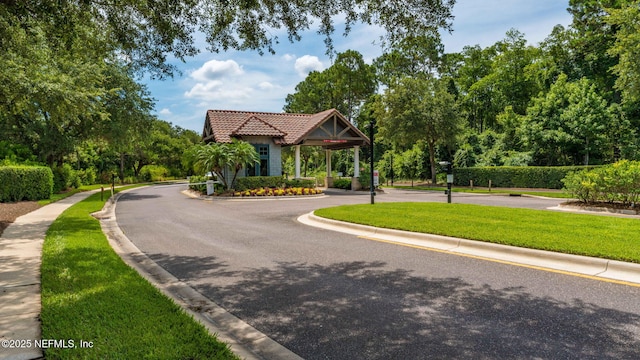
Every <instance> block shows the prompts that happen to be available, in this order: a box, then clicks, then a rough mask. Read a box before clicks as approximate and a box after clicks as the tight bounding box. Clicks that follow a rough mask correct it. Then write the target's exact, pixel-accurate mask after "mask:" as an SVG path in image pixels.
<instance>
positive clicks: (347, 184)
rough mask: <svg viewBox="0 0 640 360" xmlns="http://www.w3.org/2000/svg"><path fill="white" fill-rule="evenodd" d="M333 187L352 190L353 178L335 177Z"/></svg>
mask: <svg viewBox="0 0 640 360" xmlns="http://www.w3.org/2000/svg"><path fill="white" fill-rule="evenodd" d="M333 187H334V188H336V189H344V190H351V179H335V180H333Z"/></svg>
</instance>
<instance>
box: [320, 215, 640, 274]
mask: <svg viewBox="0 0 640 360" xmlns="http://www.w3.org/2000/svg"><path fill="white" fill-rule="evenodd" d="M315 214H316V215H318V216H322V217H326V218H330V219H335V220H342V221H348V222H353V223H358V224H364V225H371V226H376V227H382V228H390V229H399V230H407V231H414V232H421V233H429V234H437V235H445V236H453V237H458V238H464V239H472V240H481V241H487V242H493V243H498V244H507V245H514V246H520V247H527V248H533V249H542V250H551V251H556V252H563V253H569V254H578V255H587V256H595V257H601V258H607V259H614V260H622V261H630V262H636V263H640V220H637V219H628V218H617V217H608V216H596V215H587V214H584V215H583V214H572V213H560V212H553V211H543V210H529V209H514V208H505V207H495V206H481V205H466V204H443V203H379V204H375V205H373V206H372V205H370V204H363V205H345V206H338V207H334V208H327V209H320V210H316V211H315Z"/></svg>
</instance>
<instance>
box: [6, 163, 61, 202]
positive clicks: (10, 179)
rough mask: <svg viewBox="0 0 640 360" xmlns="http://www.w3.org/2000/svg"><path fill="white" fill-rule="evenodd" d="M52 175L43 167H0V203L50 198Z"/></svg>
mask: <svg viewBox="0 0 640 360" xmlns="http://www.w3.org/2000/svg"><path fill="white" fill-rule="evenodd" d="M52 189H53V173H52V172H51V169H50V168H48V167H45V166H2V167H0V202H14V201H22V200H42V199H48V198H50V197H51V194H52Z"/></svg>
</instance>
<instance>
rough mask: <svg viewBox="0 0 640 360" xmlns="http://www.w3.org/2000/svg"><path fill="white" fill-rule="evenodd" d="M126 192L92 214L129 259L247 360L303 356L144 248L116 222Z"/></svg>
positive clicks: (133, 265) (288, 358) (131, 263)
mask: <svg viewBox="0 0 640 360" xmlns="http://www.w3.org/2000/svg"><path fill="white" fill-rule="evenodd" d="M126 192H127V190H125V191H121V192H119V193H118V194H116V195H115V196H114V197H113V198H111V199H110V200H109V201H107V203H106V204H105V206H104V208H103V209H102V210H101V211H100V212H97V213H94V214H92V215H93V216H94V217H95V218H97V219H98V220H99V221H100V226H101V227H102V231H103V232H104V233H105V235H106V236H107V239H108V240H109V243H110V244H111V247H112V248H113V249H114V250H115V251H116V253H117V254H118V255H119V256H120V257H121V258H122V260H123V261H124V262H125V263H127V264H128V265H129V266H131V267H132V268H133V269H135V270H136V271H137V272H138V273H139V274H140V275H141V276H142V277H144V278H145V279H147V281H149V282H150V283H151V284H153V285H154V286H155V287H157V288H158V289H159V290H160V291H162V293H163V294H165V295H166V296H167V297H169V298H171V299H172V300H173V301H175V302H176V303H177V304H178V305H180V306H181V307H182V308H183V309H184V310H185V311H186V312H187V313H189V314H190V315H192V316H193V317H194V318H195V319H196V320H198V321H199V322H200V323H201V324H202V325H204V326H205V327H206V328H207V330H208V331H209V333H210V334H211V335H214V336H216V337H217V338H218V339H219V340H220V341H222V342H224V343H226V344H228V345H229V347H230V349H231V351H233V353H235V354H236V355H238V356H239V357H240V358H242V359H247V360H261V359H283V360H301V359H302V358H301V357H300V356H298V355H296V354H295V353H293V352H292V351H290V350H289V349H287V348H285V347H284V346H282V345H280V344H278V343H277V342H276V341H274V340H273V339H271V338H269V337H268V336H267V335H265V334H263V333H262V332H260V331H258V330H256V329H255V328H254V327H252V326H251V325H249V324H247V323H246V322H244V321H242V320H240V319H239V318H237V317H235V316H233V315H232V314H230V313H228V312H227V311H226V310H224V309H223V308H221V307H220V306H218V305H217V304H215V303H214V302H212V301H211V300H209V299H208V298H206V297H205V296H204V295H202V294H200V293H199V292H197V291H196V290H195V289H193V288H192V287H190V286H189V285H188V284H186V283H184V282H182V281H180V280H179V279H177V278H176V277H175V276H173V275H172V274H171V273H169V272H168V271H166V270H165V269H163V268H162V267H160V266H159V265H158V264H156V263H155V262H154V261H153V260H151V259H150V258H149V257H148V256H147V255H146V254H144V253H143V252H142V251H140V249H138V248H137V247H136V246H135V245H134V244H133V243H132V242H131V241H130V240H129V239H128V238H127V236H126V235H125V234H124V233H123V232H122V230H121V229H120V227H119V226H118V224H117V222H116V215H115V210H116V204H117V201H118V198H119V197H120V196H121V195H122V194H123V193H126Z"/></svg>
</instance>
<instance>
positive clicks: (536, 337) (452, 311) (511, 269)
mask: <svg viewBox="0 0 640 360" xmlns="http://www.w3.org/2000/svg"><path fill="white" fill-rule="evenodd" d="M382 201H446V196H444V195H443V194H442V193H415V192H408V191H395V192H393V193H388V194H382V195H378V196H377V197H376V202H382ZM368 202H369V196H368V194H361V195H349V193H338V194H335V195H330V196H327V197H324V198H308V199H297V200H283V199H282V200H263V201H202V200H198V199H191V198H187V197H185V196H184V195H182V194H180V192H179V189H178V188H175V187H157V188H143V189H138V190H135V191H133V192H130V193H128V194H125V195H123V196H122V197H121V198H120V200H119V202H118V206H117V210H116V215H117V219H118V224H119V225H120V227H121V228H122V229H123V231H124V233H125V234H126V235H127V236H128V237H129V239H130V240H131V241H133V242H134V243H135V244H136V245H137V246H138V248H140V249H141V250H142V251H143V252H145V253H146V254H147V255H149V257H151V258H152V259H154V260H155V261H156V262H157V263H158V264H160V265H161V266H163V267H164V268H165V269H167V270H168V271H169V272H171V273H172V274H173V275H175V276H176V277H178V278H179V279H181V280H183V281H185V282H187V283H188V284H190V285H191V286H192V287H194V288H196V289H197V290H198V291H200V292H201V293H203V294H204V295H206V296H207V297H209V298H210V299H212V300H213V301H215V302H216V303H217V304H219V305H220V306H222V307H224V308H225V309H227V310H228V311H229V312H231V313H232V314H234V315H236V316H237V317H239V318H241V319H242V320H244V321H246V322H247V323H249V324H251V325H252V326H254V327H255V328H257V329H258V330H260V331H262V332H263V333H265V334H267V335H268V336H270V337H271V338H273V339H274V340H276V341H277V342H279V343H280V344H282V345H284V346H286V347H287V348H289V349H290V350H292V351H293V352H295V353H297V354H298V355H300V356H302V357H304V358H306V359H453V358H459V359H460V358H464V359H469V358H473V359H513V358H518V359H522V358H538V359H638V358H640V288H638V287H631V286H625V285H618V284H613V283H608V282H601V281H596V280H591V279H585V278H580V277H574V276H569V275H562V274H557V273H551V272H545V271H539V270H534V269H529V268H524V267H517V266H511V265H506V264H499V263H495V262H489V261H482V260H478V259H473V258H468V257H461V256H455V255H448V254H442V253H438V252H431V251H427V250H419V249H413V248H408V247H403V246H398V245H391V244H384V243H379V242H374V241H370V240H366V239H361V238H357V237H355V236H351V235H346V234H342V233H336V232H332V231H327V230H322V229H317V228H311V227H307V226H305V225H302V224H300V223H298V222H297V221H296V218H297V217H298V216H299V215H301V214H303V213H307V212H309V211H311V210H313V209H317V208H321V207H327V206H333V205H338V204H345V203H368ZM454 202H470V203H486V202H488V203H492V204H494V205H504V206H518V207H531V208H537V209H544V208H547V207H549V206H554V205H556V204H557V203H558V201H557V200H544V199H532V198H519V197H507V196H500V197H496V196H491V197H488V196H478V195H464V194H462V195H460V194H454ZM381 216H384V215H383V214H381ZM426 219H428V214H425V220H426ZM585 241H588V239H585Z"/></svg>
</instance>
